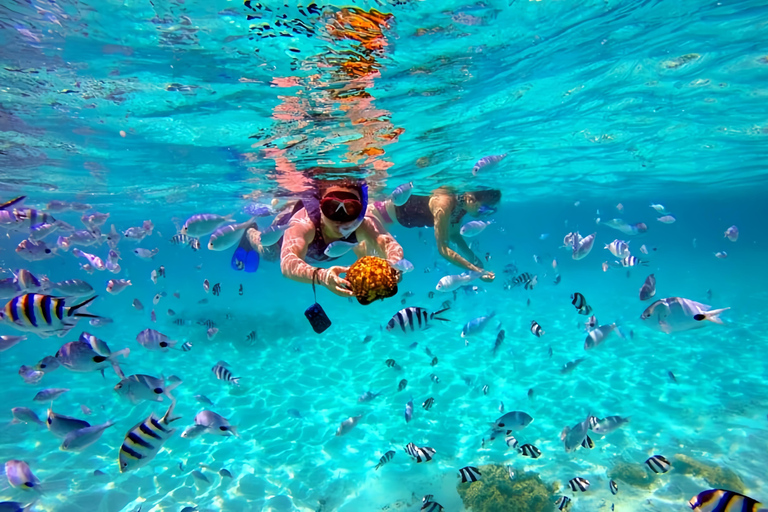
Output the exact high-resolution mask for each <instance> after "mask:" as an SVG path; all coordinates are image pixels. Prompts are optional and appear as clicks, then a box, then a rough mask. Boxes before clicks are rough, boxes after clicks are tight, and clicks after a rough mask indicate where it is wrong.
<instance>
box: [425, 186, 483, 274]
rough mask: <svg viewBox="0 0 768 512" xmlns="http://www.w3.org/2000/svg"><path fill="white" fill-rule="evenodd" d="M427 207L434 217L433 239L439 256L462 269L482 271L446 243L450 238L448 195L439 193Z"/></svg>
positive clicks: (449, 202)
mask: <svg viewBox="0 0 768 512" xmlns="http://www.w3.org/2000/svg"><path fill="white" fill-rule="evenodd" d="M429 208H430V210H432V216H433V217H434V218H435V241H436V242H437V250H438V252H439V253H440V256H442V257H443V258H445V259H446V260H448V261H450V262H451V263H453V264H454V265H456V266H459V267H461V268H463V269H466V270H471V271H473V272H483V269H482V268H480V267H478V266H477V265H473V264H472V263H470V262H469V261H467V260H465V259H464V258H462V257H461V256H460V255H459V254H458V253H457V252H456V251H454V250H453V249H451V248H450V246H449V245H448V243H449V241H450V239H451V224H450V222H451V211H452V210H453V207H452V204H451V200H450V196H447V195H439V196H435V197H433V198H432V200H431V201H430V202H429Z"/></svg>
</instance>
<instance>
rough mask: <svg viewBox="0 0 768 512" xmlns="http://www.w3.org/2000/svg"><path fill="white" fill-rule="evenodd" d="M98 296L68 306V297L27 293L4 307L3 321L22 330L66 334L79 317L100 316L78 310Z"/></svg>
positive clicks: (0, 318) (48, 334)
mask: <svg viewBox="0 0 768 512" xmlns="http://www.w3.org/2000/svg"><path fill="white" fill-rule="evenodd" d="M94 299H96V296H94V297H91V298H90V299H87V300H85V301H83V302H81V303H80V304H76V305H74V306H67V305H66V299H61V298H56V297H51V296H50V295H43V294H37V293H27V294H24V295H20V296H18V297H15V298H13V299H11V300H10V301H8V303H6V305H5V306H4V307H3V309H2V311H0V321H2V322H5V323H6V324H8V325H10V326H11V327H14V328H15V329H18V330H20V331H28V332H34V333H35V334H37V335H38V336H41V337H47V336H51V335H53V334H57V335H58V336H60V337H61V336H64V335H65V334H66V333H67V332H69V330H70V329H72V327H74V326H75V324H76V323H77V320H78V318H81V317H89V318H98V316H96V315H92V314H90V313H84V312H78V310H79V309H80V308H83V307H85V306H87V305H88V304H89V303H90V302H92V301H93V300H94Z"/></svg>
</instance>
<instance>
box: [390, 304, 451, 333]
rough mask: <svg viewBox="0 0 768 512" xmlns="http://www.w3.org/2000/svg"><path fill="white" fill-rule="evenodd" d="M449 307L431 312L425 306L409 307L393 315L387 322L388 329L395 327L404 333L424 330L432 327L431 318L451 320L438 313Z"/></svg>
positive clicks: (391, 329)
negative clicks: (441, 316)
mask: <svg viewBox="0 0 768 512" xmlns="http://www.w3.org/2000/svg"><path fill="white" fill-rule="evenodd" d="M448 309H449V308H445V309H441V310H439V311H435V312H434V313H430V312H429V311H427V310H426V309H424V308H419V307H409V308H404V309H401V310H400V311H398V312H397V313H395V314H394V316H392V318H391V319H390V320H389V322H388V323H387V331H388V332H392V331H393V330H395V329H398V328H399V330H400V331H402V332H403V333H408V332H415V331H417V330H419V331H423V330H425V329H428V328H429V327H430V323H429V321H430V320H440V321H442V322H449V321H450V320H448V319H447V318H440V317H439V316H438V315H440V314H441V313H445V312H446V311H448Z"/></svg>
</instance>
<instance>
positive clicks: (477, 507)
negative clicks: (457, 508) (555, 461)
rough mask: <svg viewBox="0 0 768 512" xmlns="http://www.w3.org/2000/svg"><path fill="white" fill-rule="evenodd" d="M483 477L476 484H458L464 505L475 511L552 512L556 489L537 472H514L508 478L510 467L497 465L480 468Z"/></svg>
mask: <svg viewBox="0 0 768 512" xmlns="http://www.w3.org/2000/svg"><path fill="white" fill-rule="evenodd" d="M479 469H480V472H481V473H482V478H481V479H480V480H479V481H477V482H472V483H471V484H470V483H459V485H458V487H457V490H458V492H459V496H461V500H462V501H463V502H464V506H465V507H467V509H468V510H471V511H472V512H549V511H553V510H554V509H555V507H554V496H553V494H554V488H553V487H552V485H547V484H545V483H544V481H542V479H541V477H539V474H538V473H533V472H525V473H524V472H522V471H519V470H517V469H515V470H514V472H515V478H514V479H510V478H509V472H508V471H507V468H506V467H504V466H501V465H498V464H492V465H488V466H480V468H479Z"/></svg>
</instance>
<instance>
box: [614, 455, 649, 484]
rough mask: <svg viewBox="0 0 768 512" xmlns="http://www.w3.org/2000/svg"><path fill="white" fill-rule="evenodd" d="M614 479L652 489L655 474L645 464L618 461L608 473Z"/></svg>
mask: <svg viewBox="0 0 768 512" xmlns="http://www.w3.org/2000/svg"><path fill="white" fill-rule="evenodd" d="M608 477H609V478H611V479H612V480H619V481H622V482H625V483H627V484H629V485H633V486H635V487H640V488H642V489H650V487H651V484H652V483H653V480H654V479H653V476H651V474H650V473H649V472H648V471H646V470H645V467H644V466H643V464H637V463H634V464H631V463H629V462H624V461H621V462H617V463H616V465H615V466H613V468H612V469H611V471H610V472H609V473H608Z"/></svg>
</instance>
